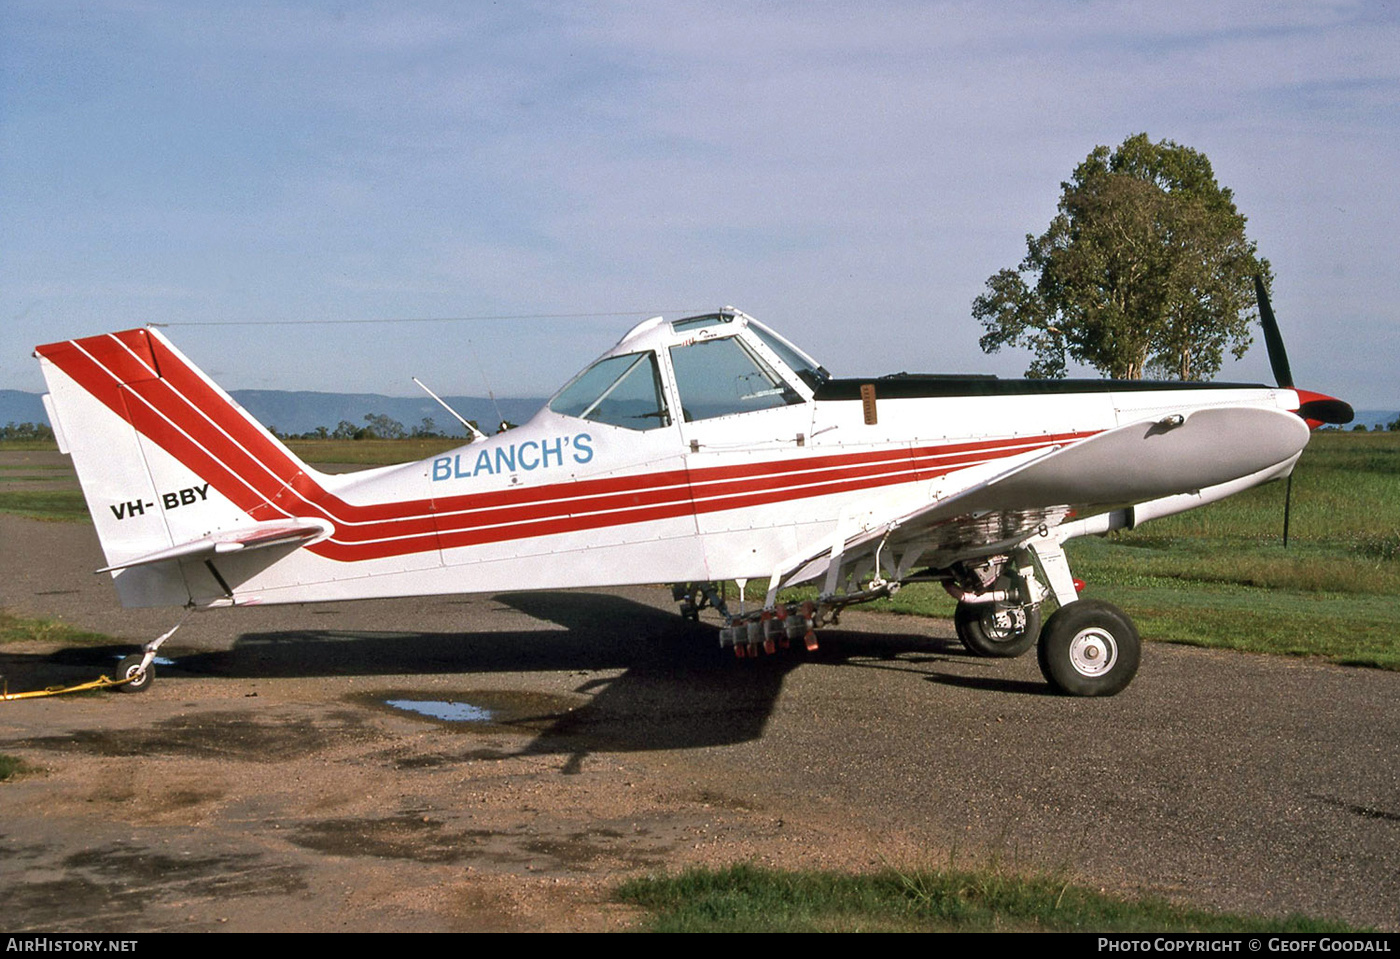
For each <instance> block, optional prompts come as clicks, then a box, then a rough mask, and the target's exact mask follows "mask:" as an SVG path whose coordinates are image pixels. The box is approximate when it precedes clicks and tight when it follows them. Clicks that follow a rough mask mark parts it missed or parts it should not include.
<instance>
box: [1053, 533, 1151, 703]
mask: <svg viewBox="0 0 1400 959" xmlns="http://www.w3.org/2000/svg"><path fill="white" fill-rule="evenodd" d="M1028 545H1029V546H1030V548H1031V550H1032V552H1034V553H1035V557H1036V560H1037V561H1038V563H1039V565H1040V568H1041V570H1042V572H1043V574H1044V577H1045V581H1046V582H1047V583H1048V584H1049V586H1050V591H1051V592H1052V593H1054V595H1055V599H1056V601H1057V602H1059V604H1060V608H1059V609H1057V610H1055V612H1054V613H1053V614H1052V615H1051V616H1050V618H1049V619H1048V620H1046V621H1045V628H1044V629H1042V630H1041V633H1040V646H1039V648H1038V649H1037V650H1036V653H1037V658H1038V659H1039V661H1040V672H1041V674H1042V675H1043V676H1044V677H1045V678H1046V679H1047V680H1048V681H1049V683H1050V685H1051V686H1053V687H1055V688H1056V689H1057V690H1059V691H1060V692H1062V693H1066V694H1068V695H1070V696H1112V695H1114V694H1115V693H1119V692H1122V691H1123V690H1124V689H1126V688H1127V686H1128V684H1129V683H1131V682H1132V681H1133V677H1134V676H1136V675H1137V670H1138V664H1139V663H1140V662H1141V660H1142V639H1141V637H1139V636H1138V631H1137V627H1136V626H1134V625H1133V621H1132V619H1130V618H1129V617H1128V614H1127V613H1125V612H1123V611H1122V610H1121V609H1119V608H1118V607H1117V606H1114V605H1113V604H1112V603H1106V602H1104V601H1103V600H1101V599H1080V598H1079V592H1078V590H1076V589H1075V586H1074V579H1073V577H1071V576H1070V573H1069V563H1068V561H1067V560H1066V559H1065V551H1064V546H1063V544H1062V543H1061V542H1060V541H1058V540H1055V539H1053V538H1048V537H1046V538H1042V539H1039V540H1036V541H1033V542H1032V543H1030V544H1028Z"/></svg>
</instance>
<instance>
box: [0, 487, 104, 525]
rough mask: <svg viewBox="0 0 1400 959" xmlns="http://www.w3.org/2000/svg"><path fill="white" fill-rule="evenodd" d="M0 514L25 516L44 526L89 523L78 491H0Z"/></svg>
mask: <svg viewBox="0 0 1400 959" xmlns="http://www.w3.org/2000/svg"><path fill="white" fill-rule="evenodd" d="M0 513H10V514H13V515H15V516H26V517H28V518H29V519H38V520H44V521H45V522H61V523H86V522H90V521H91V516H89V514H88V508H87V503H86V502H85V501H84V500H83V494H82V491H81V490H75V489H73V490H6V489H0Z"/></svg>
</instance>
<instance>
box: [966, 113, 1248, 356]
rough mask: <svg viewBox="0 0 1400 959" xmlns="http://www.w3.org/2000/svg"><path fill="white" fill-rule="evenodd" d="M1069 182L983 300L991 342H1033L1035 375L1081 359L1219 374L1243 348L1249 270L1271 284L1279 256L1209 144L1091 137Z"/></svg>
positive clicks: (977, 312)
mask: <svg viewBox="0 0 1400 959" xmlns="http://www.w3.org/2000/svg"><path fill="white" fill-rule="evenodd" d="M1060 187H1061V190H1062V193H1061V195H1060V203H1059V213H1058V214H1056V216H1055V218H1054V219H1053V220H1051V221H1050V227H1049V229H1048V230H1046V231H1045V233H1044V234H1042V235H1041V236H1038V237H1036V236H1031V235H1029V234H1028V235H1027V236H1026V257H1025V259H1023V260H1022V261H1021V263H1020V265H1018V266H1017V267H1016V268H1015V269H1005V270H1001V271H999V272H998V273H996V274H995V275H994V276H992V277H991V278H990V279H988V280H987V291H986V292H985V293H983V294H982V295H981V296H979V297H977V299H976V300H974V301H973V304H972V315H973V316H974V317H976V318H977V319H978V320H980V321H981V323H982V327H983V330H984V331H985V332H984V334H983V336H982V339H981V345H982V349H983V350H984V351H985V352H987V353H995V352H997V351H998V350H1000V349H1001V348H1002V347H1003V346H1018V347H1025V348H1028V349H1030V350H1032V351H1033V352H1034V353H1035V359H1034V360H1033V361H1032V363H1031V365H1030V368H1029V369H1028V370H1027V371H1026V375H1027V376H1031V377H1062V376H1064V375H1065V371H1066V363H1067V360H1070V359H1072V360H1075V361H1076V362H1079V363H1085V364H1087V365H1089V366H1092V367H1094V368H1095V369H1097V370H1099V371H1100V372H1102V373H1104V374H1106V375H1108V376H1111V377H1115V378H1121V379H1140V378H1142V376H1143V374H1144V373H1145V372H1146V371H1148V370H1149V369H1150V370H1152V371H1153V372H1154V373H1160V374H1165V375H1167V376H1169V377H1174V378H1177V379H1183V380H1194V379H1209V378H1210V377H1212V376H1214V375H1215V374H1216V373H1218V372H1219V371H1220V365H1221V362H1222V359H1223V354H1224V351H1225V350H1227V349H1228V350H1229V351H1230V352H1231V353H1232V354H1233V355H1234V356H1235V358H1236V359H1238V358H1239V357H1241V356H1243V355H1244V352H1245V350H1246V349H1248V348H1249V344H1250V342H1251V337H1250V332H1249V331H1250V328H1251V325H1252V323H1253V320H1254V318H1255V315H1256V305H1255V302H1254V288H1253V277H1254V276H1255V275H1256V274H1258V275H1262V276H1263V277H1264V282H1265V285H1266V286H1267V285H1268V283H1269V279H1270V272H1269V262H1268V261H1267V260H1264V259H1261V258H1260V257H1259V256H1258V255H1257V252H1256V247H1255V244H1254V243H1253V242H1251V241H1250V240H1249V239H1247V238H1246V237H1245V233H1244V226H1245V218H1244V216H1242V215H1241V214H1240V213H1239V211H1238V210H1236V209H1235V203H1234V198H1233V194H1232V193H1231V192H1230V191H1229V190H1228V189H1225V188H1224V187H1221V186H1220V185H1219V184H1218V183H1216V181H1215V175H1214V173H1213V172H1212V171H1211V167H1210V161H1209V160H1207V159H1206V157H1205V156H1204V155H1203V154H1201V153H1198V152H1197V151H1195V150H1192V149H1190V148H1189V147H1183V146H1179V145H1178V144H1176V143H1173V142H1171V141H1170V140H1163V141H1162V142H1160V143H1153V142H1151V141H1150V140H1149V139H1148V138H1147V134H1145V133H1139V134H1137V135H1136V136H1132V137H1129V138H1128V139H1127V140H1124V141H1123V143H1122V144H1121V145H1120V146H1119V147H1118V148H1117V149H1116V150H1114V151H1113V152H1112V153H1110V152H1109V149H1108V147H1105V146H1098V147H1095V148H1094V150H1093V152H1092V153H1090V154H1089V156H1088V157H1087V158H1086V159H1085V160H1084V162H1083V163H1081V164H1080V165H1079V166H1078V167H1077V168H1076V169H1075V171H1074V176H1073V178H1072V179H1071V180H1070V181H1069V182H1068V183H1062V184H1060ZM1026 277H1030V278H1031V280H1032V282H1033V283H1034V285H1033V286H1032V285H1030V284H1028V283H1027V281H1026Z"/></svg>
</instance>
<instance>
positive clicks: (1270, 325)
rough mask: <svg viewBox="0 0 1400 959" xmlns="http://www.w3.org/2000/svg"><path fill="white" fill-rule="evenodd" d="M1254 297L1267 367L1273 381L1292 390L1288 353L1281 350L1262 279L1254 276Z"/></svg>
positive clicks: (1281, 342) (1272, 312)
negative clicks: (1271, 368)
mask: <svg viewBox="0 0 1400 959" xmlns="http://www.w3.org/2000/svg"><path fill="white" fill-rule="evenodd" d="M1254 295H1255V296H1256V297H1257V298H1258V300H1259V325H1260V326H1262V327H1263V328H1264V348H1265V349H1267V350H1268V352H1269V365H1270V366H1272V367H1273V369H1274V381H1275V382H1276V383H1277V384H1278V385H1279V386H1281V387H1283V388H1284V389H1287V390H1291V389H1292V388H1293V371H1292V370H1291V369H1289V368H1288V352H1287V351H1286V350H1284V348H1283V337H1282V336H1280V335H1279V331H1278V321H1277V320H1275V319H1274V308H1273V307H1272V306H1270V305H1269V294H1268V292H1267V291H1265V289H1264V278H1263V277H1262V276H1260V275H1259V274H1257V273H1256V274H1255V275H1254Z"/></svg>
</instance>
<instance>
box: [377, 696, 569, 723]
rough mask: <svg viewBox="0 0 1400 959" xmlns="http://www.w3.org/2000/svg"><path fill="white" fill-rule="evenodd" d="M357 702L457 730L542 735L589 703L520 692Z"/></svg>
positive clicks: (382, 697)
mask: <svg viewBox="0 0 1400 959" xmlns="http://www.w3.org/2000/svg"><path fill="white" fill-rule="evenodd" d="M353 699H354V700H355V701H356V702H359V703H362V704H365V705H369V706H373V707H375V708H378V709H381V710H389V711H390V712H393V713H396V714H399V715H402V714H404V713H409V714H411V715H413V716H415V717H418V718H421V719H426V720H431V721H433V722H437V723H442V724H445V725H448V726H455V727H458V728H461V729H463V730H467V729H481V730H488V729H490V730H500V729H501V728H502V727H507V728H512V729H520V730H522V731H530V732H541V731H544V730H548V729H553V728H555V727H556V726H557V725H558V724H559V722H560V721H561V720H563V719H564V718H565V717H567V716H568V715H569V714H570V713H571V712H573V711H574V710H575V709H577V708H578V707H579V706H581V705H583V704H584V703H585V702H587V700H585V699H582V698H580V697H577V696H554V695H550V694H547V693H532V692H524V691H520V690H509V689H506V690H502V689H482V690H468V691H463V692H458V693H451V694H449V695H446V696H444V695H442V694H441V693H438V692H437V691H436V690H434V693H433V694H425V693H423V692H422V691H413V690H389V691H386V692H380V693H360V694H357V695H355V696H354V697H353Z"/></svg>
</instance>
